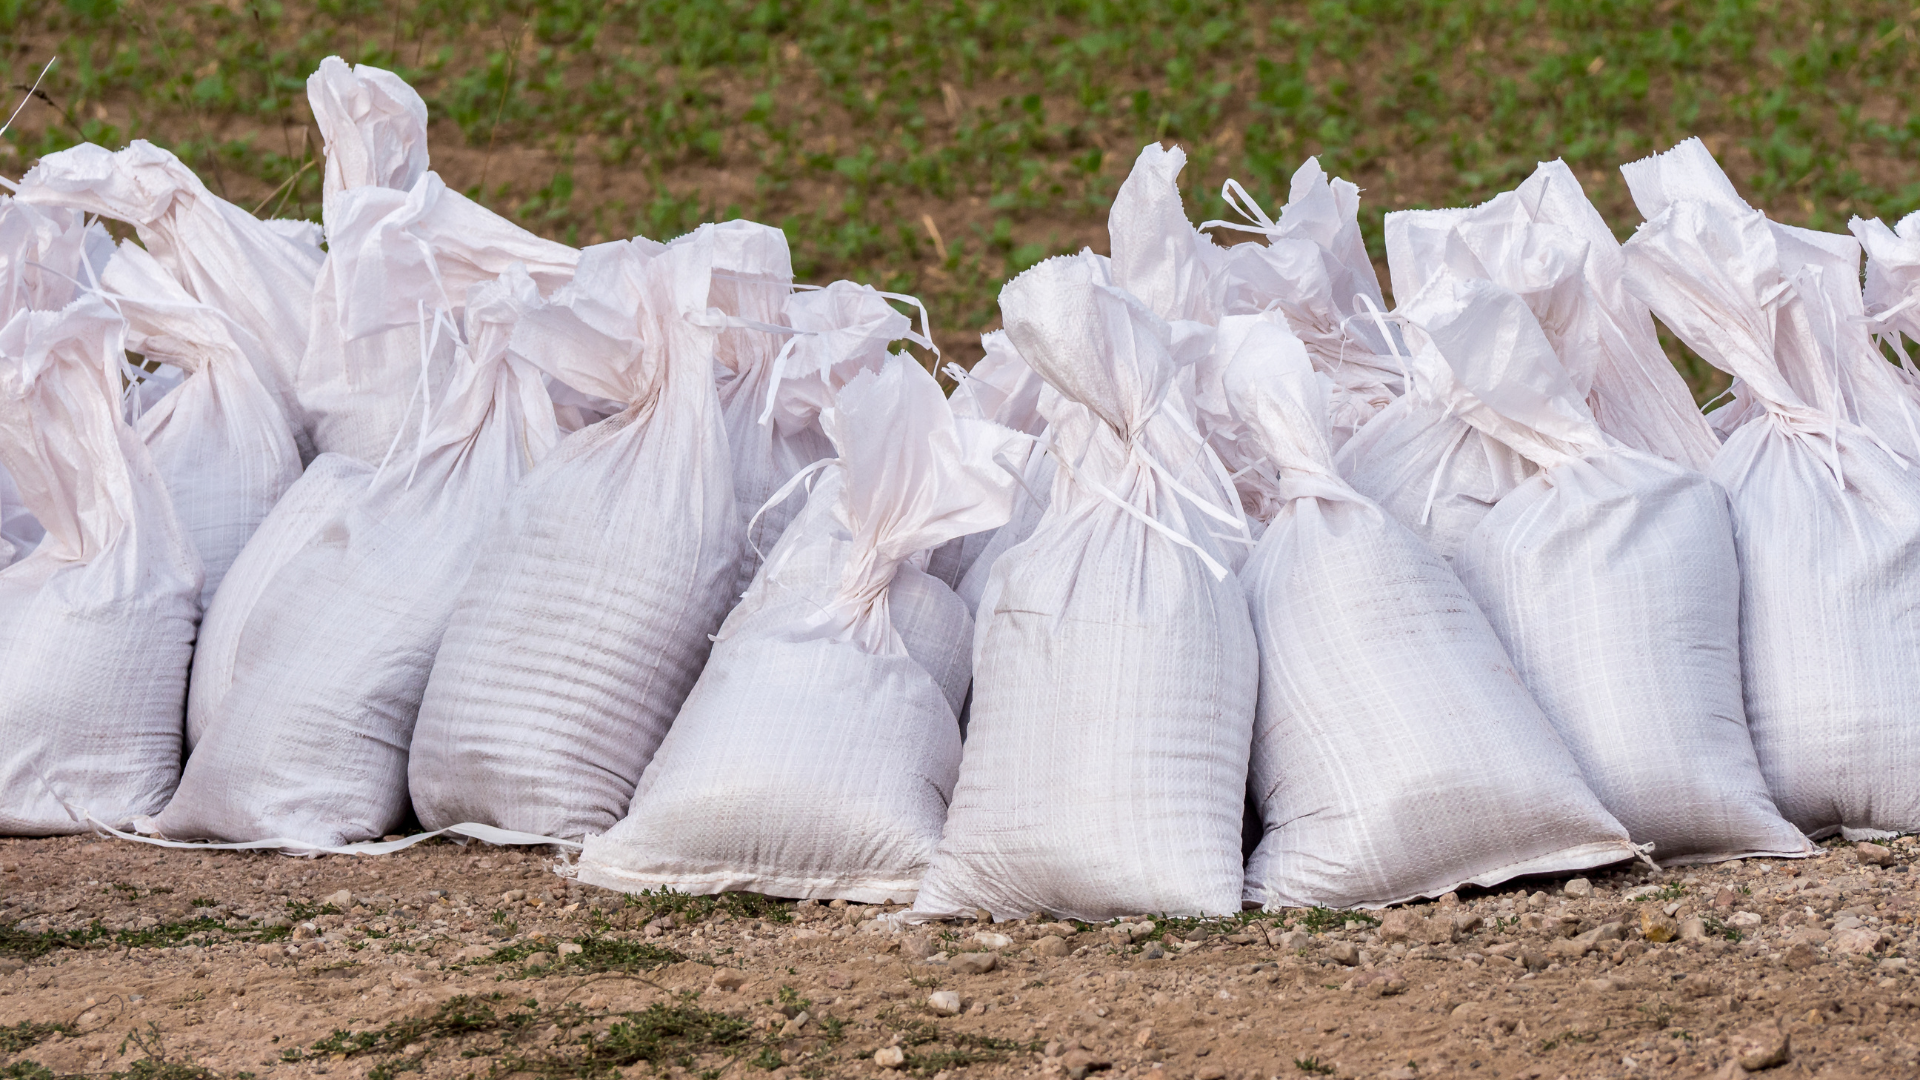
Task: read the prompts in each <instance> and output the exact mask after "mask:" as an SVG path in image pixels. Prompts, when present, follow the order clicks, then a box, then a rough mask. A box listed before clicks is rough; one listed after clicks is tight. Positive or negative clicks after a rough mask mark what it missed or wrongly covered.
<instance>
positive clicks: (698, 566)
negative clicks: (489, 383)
mask: <svg viewBox="0 0 1920 1080" xmlns="http://www.w3.org/2000/svg"><path fill="white" fill-rule="evenodd" d="M714 232H715V230H714V229H713V227H711V226H703V227H702V228H701V229H700V230H698V231H696V232H695V233H693V234H692V236H691V237H689V238H688V239H687V240H685V241H683V242H680V243H676V244H673V245H670V246H667V247H664V248H662V247H661V246H660V245H657V244H652V243H650V242H648V241H644V240H643V241H637V242H636V241H623V242H616V243H611V244H601V245H597V246H595V247H592V248H588V249H587V250H586V251H585V252H584V253H583V254H582V257H581V263H580V271H579V274H578V276H577V277H576V278H575V279H574V281H573V283H572V284H570V285H568V286H566V287H565V288H563V289H561V290H560V291H559V292H558V293H557V294H556V295H555V297H554V301H553V303H552V305H551V306H548V307H544V308H542V309H541V310H538V311H535V312H531V313H529V315H528V316H527V317H525V318H523V319H522V320H521V322H520V325H519V327H518V328H517V329H516V331H515V337H514V346H513V347H514V350H515V352H517V353H519V354H520V355H523V356H527V357H532V358H537V362H538V363H539V364H540V365H542V367H543V368H545V369H546V371H547V372H548V374H549V375H551V376H553V377H555V378H558V379H560V380H561V381H563V382H565V383H566V384H568V385H570V386H575V387H578V388H581V389H583V390H585V391H587V392H589V393H592V394H595V395H599V396H602V397H607V398H613V399H617V400H619V401H622V402H625V403H626V406H625V410H624V411H623V412H621V413H620V414H619V415H617V416H614V417H612V418H609V419H607V420H604V421H602V422H600V423H598V424H595V425H593V426H592V427H589V428H586V429H584V430H582V431H580V432H577V433H575V434H573V435H571V436H569V437H568V438H567V440H566V441H565V442H564V443H563V444H561V447H560V449H559V450H558V451H557V452H555V453H554V454H552V455H551V456H549V457H548V458H547V460H546V461H544V462H543V463H542V464H541V465H540V466H539V467H538V468H536V469H535V470H534V471H533V472H532V473H530V474H529V475H528V476H527V478H526V480H525V481H523V482H522V483H521V485H520V486H519V487H518V488H517V489H516V490H515V491H514V493H513V496H512V498H511V499H509V500H508V501H507V504H506V510H505V512H504V513H502V514H501V515H500V517H499V519H498V520H497V521H495V522H493V523H492V526H491V528H490V529H489V530H488V531H487V533H486V536H485V539H484V540H483V541H482V545H481V546H482V548H483V552H484V553H483V554H482V555H481V556H480V559H479V561H478V563H476V564H475V566H474V570H473V574H472V576H471V577H470V578H468V580H467V582H466V584H465V585H464V586H463V587H462V588H461V589H460V593H459V599H458V602H457V603H456V604H455V606H454V608H453V618H452V621H451V623H450V624H449V626H448V629H447V634H446V638H445V641H444V644H443V645H442V647H441V650H440V654H439V656H438V657H437V658H436V659H435V661H434V665H433V674H432V678H431V679H430V680H429V681H428V684H427V691H426V697H425V700H424V701H423V702H422V705H421V709H420V722H419V725H418V726H417V727H416V728H415V730H414V734H413V746H412V753H411V755H410V758H409V765H408V784H409V786H410V789H411V791H412V793H413V805H414V810H415V812H416V813H418V814H419V815H420V820H421V822H422V824H425V825H426V826H427V827H428V828H439V827H442V826H444V825H451V824H458V823H461V822H468V821H473V822H480V823H482V824H490V825H497V826H501V827H503V828H508V829H515V830H520V831H526V832H534V833H538V834H541V835H546V836H558V837H578V836H581V835H584V834H590V833H601V832H605V831H606V830H607V829H608V828H609V827H610V826H612V825H613V824H614V823H615V822H616V821H618V820H620V816H621V815H622V814H623V813H625V812H626V808H627V803H628V801H629V799H630V798H631V797H632V795H633V787H634V784H635V783H637V782H638V781H639V779H640V775H641V771H642V770H643V769H645V767H646V764H647V761H648V760H649V759H650V758H651V757H652V756H653V752H654V748H655V747H657V746H658V745H659V744H660V739H661V737H662V736H664V735H665V734H666V731H667V727H668V725H669V724H671V723H672V722H673V717H674V714H675V713H677V712H679V710H680V705H681V702H683V701H684V700H685V699H686V696H687V692H688V691H689V690H690V689H691V688H692V687H693V683H694V680H695V679H696V678H698V677H699V674H700V669H701V666H702V665H703V664H704V663H705V662H706V659H707V653H708V649H709V639H708V635H710V634H712V633H713V632H714V631H716V630H718V629H719V628H720V623H721V621H722V620H723V619H725V618H726V614H727V609H728V608H729V607H731V606H732V604H733V601H734V597H735V591H734V586H735V580H736V578H735V575H736V573H737V567H738V564H739V557H740V548H741V526H740V519H739V513H738V510H737V509H736V506H735V501H734V492H733V473H732V466H731V462H730V460H729V457H728V450H727V433H726V428H725V426H724V425H723V424H722V422H721V416H720V405H719V400H718V397H717V395H716V390H715V385H714V375H713V366H714V337H715V335H714V330H713V328H712V326H711V325H709V320H707V319H706V318H705V316H706V315H707V304H708V299H709V297H708V282H709V280H710V278H711V277H712V273H713V271H712V259H713V255H714V246H715V245H714V237H713V234H714Z"/></svg>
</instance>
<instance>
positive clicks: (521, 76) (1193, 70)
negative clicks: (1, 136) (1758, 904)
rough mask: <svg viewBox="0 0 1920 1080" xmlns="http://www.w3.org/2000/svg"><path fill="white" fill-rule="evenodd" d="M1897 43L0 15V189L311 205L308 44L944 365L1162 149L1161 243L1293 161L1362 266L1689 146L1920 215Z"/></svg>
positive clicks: (75, 1)
mask: <svg viewBox="0 0 1920 1080" xmlns="http://www.w3.org/2000/svg"><path fill="white" fill-rule="evenodd" d="M1917 22H1920V20H1916V18H1915V16H1914V14H1913V13H1912V6H1911V4H1910V3H1907V2H1892V0H1413V2H1397V3H1388V2H1384V0H1351V2H1341V0H1302V2H1287V3H1256V2H1242V0H1160V2H1147V0H1039V2H1026V3H1008V2H1004V0H860V2H856V0H814V2H807V3H803V2H800V0H611V2H603V3H585V2H582V0H546V2H538V3H533V2H526V0H389V2H379V0H315V2H314V3H311V4H289V3H284V2H283V0H236V2H233V3H230V4H229V3H178V4H160V3H157V2H155V0H125V2H119V0H59V2H56V0H0V33H4V34H5V36H6V38H7V40H9V41H10V42H11V43H13V46H14V47H13V49H12V50H11V51H10V53H9V62H10V64H11V67H10V69H9V71H8V73H7V80H6V81H7V82H8V83H21V84H25V83H30V82H31V81H32V79H33V76H34V74H35V73H36V72H37V71H38V69H39V66H40V64H41V63H42V62H43V61H44V59H45V57H47V56H48V55H52V54H55V53H57V54H58V55H59V56H60V62H59V64H58V65H57V66H56V67H55V68H54V69H53V71H52V72H50V73H49V75H48V78H47V82H46V84H45V88H46V90H47V93H48V98H49V101H47V102H36V103H34V104H32V105H31V106H30V107H29V108H28V109H27V110H26V111H25V112H24V113H23V114H22V117H21V120H20V122H19V123H18V124H17V125H16V126H15V128H14V129H13V130H12V131H10V132H8V134H7V135H6V138H5V143H6V145H5V146H4V147H0V172H6V173H8V174H11V175H17V174H18V173H19V172H21V171H23V170H24V169H25V168H26V167H27V165H29V164H30V163H31V162H32V161H33V159H34V158H35V157H36V156H38V155H39V154H42V153H46V152H48V151H51V150H56V149H59V148H61V147H64V146H67V145H70V144H72V143H74V142H76V141H79V140H81V139H91V140H94V141H97V142H101V143H103V144H106V145H109V146H113V145H118V144H120V143H122V142H124V141H125V140H127V139H129V138H133V137H143V138H149V139H152V140H154V141H156V142H159V143H161V144H163V145H166V146H169V147H171V148H173V149H174V150H175V151H176V152H178V153H180V154H181V156H182V157H183V158H185V159H186V160H187V161H188V162H189V163H190V164H192V165H193V166H194V167H195V168H196V169H198V170H199V171H200V172H201V173H202V175H203V176H205V177H206V178H207V181H208V183H209V184H210V185H212V186H213V187H214V189H215V190H216V191H219V192H223V193H224V194H225V195H226V196H227V197H229V198H231V199H233V200H234V201H236V202H238V203H240V204H242V205H244V206H247V207H248V208H250V209H251V208H254V207H256V206H258V207H259V208H260V212H262V213H278V214H281V215H290V216H305V217H314V216H317V214H318V210H319V205H318V200H319V189H320V183H319V170H318V169H317V168H315V167H314V158H315V154H316V152H317V146H318V141H317V136H316V135H315V133H314V132H313V129H312V127H311V120H310V118H309V117H308V116H307V112H306V106H305V102H304V98H303V86H304V80H305V77H306V75H307V73H308V72H309V71H311V70H312V68H313V67H314V65H315V63H316V62H317V61H319V60H320V58H322V57H323V56H326V55H328V54H329V53H339V54H341V55H343V56H345V57H346V58H347V59H349V60H352V61H361V62H367V63H372V64H377V65H381V66H384V67H389V68H392V69H395V70H397V71H398V72H400V73H401V74H402V75H403V76H404V77H406V78H407V79H408V80H410V81H412V82H413V83H414V84H415V85H416V86H417V87H418V88H419V89H420V91H421V93H422V94H423V96H424V97H425V98H426V100H427V102H428V105H429V107H430V109H431V111H432V114H433V116H434V117H435V124H434V127H433V134H432V139H433V141H432V149H433V159H434V164H435V167H436V168H438V169H439V170H440V171H441V172H442V174H443V175H444V176H445V177H446V178H447V180H448V182H449V183H450V184H452V185H453V186H455V187H457V188H460V189H463V190H466V191H469V192H471V193H474V194H475V195H477V196H478V197H480V198H481V199H483V200H484V201H485V202H487V203H488V204H490V205H492V206H495V207H496V208H499V209H501V210H502V211H503V212H506V213H508V214H510V215H511V216H513V217H515V218H516V219H518V220H519V221H521V222H523V223H524V224H526V225H527V226H528V227H529V228H532V229H534V230H535V231H538V232H540V233H542V234H545V235H548V236H552V237H554V238H557V239H560V240H563V241H566V242H569V243H575V244H580V243H587V242H592V241H597V240H605V239H613V238H619V237H623V236H626V235H630V234H633V233H636V232H638V233H644V234H646V235H649V236H654V237H658V238H665V237H668V236H671V235H674V234H677V233H679V232H682V231H685V230H686V229H688V228H690V227H691V226H693V225H694V224H696V223H697V222H699V221H701V220H704V219H707V218H715V217H721V216H729V215H736V214H737V215H745V216H750V217H755V218H758V219H760V220H764V221H769V222H773V223H777V224H780V225H781V226H783V227H784V228H785V229H786V230H787V232H788V235H789V237H790V239H791V240H792V243H793V247H794V254H795V262H796V269H797V270H798V272H799V274H800V275H801V276H802V277H803V278H806V279H809V280H814V281H821V280H825V279H830V278H832V277H842V276H844V277H854V278H857V279H860V280H864V281H870V282H872V283H874V284H876V285H880V286H882V287H885V288H888V289H895V290H904V291H909V292H915V293H918V294H919V295H921V296H922V297H923V298H925V299H926V300H927V301H928V303H929V305H930V307H931V308H932V311H933V314H934V318H935V326H936V333H937V336H938V338H939V340H940V341H941V344H942V346H943V347H944V348H946V349H948V350H949V351H951V352H953V353H954V354H956V355H958V356H960V357H961V358H962V359H965V358H967V357H970V356H972V355H977V345H975V344H973V341H972V338H973V335H974V334H976V333H978V332H979V331H980V330H983V329H987V328H989V327H991V326H992V325H994V324H995V323H996V321H997V315H996V310H995V305H994V297H995V294H996V291H997V288H998V285H999V283H1000V282H1002V281H1003V280H1005V279H1006V278H1007V277H1008V276H1009V275H1011V274H1013V273H1015V272H1017V271H1019V270H1020V269H1022V268H1024V267H1025V266H1028V265H1031V264H1032V263H1033V262H1034V261H1036V260H1038V259H1040V258H1042V257H1044V256H1046V255H1048V254H1051V253H1054V252H1059V251H1067V250H1072V249H1074V248H1077V247H1078V246H1080V245H1083V244H1090V245H1092V246H1094V247H1095V248H1096V249H1101V250H1104V249H1105V246H1106V242H1105V231H1104V224H1105V211H1106V206H1107V203H1108V201H1109V199H1110V198H1111V196H1112V193H1113V191H1114V190H1115V188H1116V186H1117V184H1118V183H1119V181H1120V180H1121V179H1122V178H1123V177H1124V175H1125V173H1126V170H1127V168H1128V167H1129V165H1130V164H1131V162H1132V160H1133V157H1134V155H1135V153H1136V152H1137V151H1138V149H1139V147H1140V145H1141V144H1142V143H1144V142H1146V141H1148V140H1152V139H1170V140H1177V141H1179V142H1180V143H1181V144H1182V145H1184V146H1185V147H1186V148H1187V150H1188V152H1189V154H1190V155H1191V160H1192V163H1191V165H1190V166H1189V168H1188V170H1187V173H1186V175H1185V177H1184V178H1183V182H1184V184H1185V186H1186V191H1187V195H1188V198H1189V204H1190V211H1191V214H1192V216H1193V217H1194V219H1195V220H1200V219H1202V218H1206V217H1215V216H1222V212H1223V210H1224V207H1223V206H1222V204H1221V202H1220V200H1219V198H1218V194H1217V193H1218V190H1219V185H1220V183H1221V181H1222V180H1224V179H1225V178H1227V177H1228V176H1235V177H1238V178H1239V179H1241V180H1242V181H1243V182H1245V183H1246V184H1247V185H1248V187H1249V188H1250V189H1251V190H1252V191H1253V193H1254V194H1255V195H1256V197H1258V198H1259V199H1260V200H1261V201H1262V202H1263V203H1264V204H1266V205H1268V206H1269V208H1271V207H1272V205H1273V204H1275V203H1278V202H1280V201H1283V198H1284V192H1285V189H1286V179H1287V177H1288V176H1289V174H1290V173H1291V172H1292V170H1293V169H1294V168H1295V167H1296V166H1298V165H1299V163H1300V162H1301V160H1302V159H1303V158H1304V157H1306V156H1307V155H1309V154H1320V155H1321V156H1322V160H1323V162H1324V163H1325V164H1326V165H1327V167H1328V168H1329V169H1331V170H1332V171H1334V172H1336V173H1339V174H1342V175H1345V176H1347V177H1348V178H1350V179H1353V180H1354V181H1356V182H1357V183H1359V184H1360V185H1361V186H1362V187H1363V188H1365V189H1366V195H1365V199H1364V201H1363V206H1362V214H1363V217H1362V226H1363V229H1364V230H1365V232H1366V234H1367V237H1368V240H1369V242H1370V244H1372V245H1373V250H1374V253H1375V255H1376V258H1377V257H1379V255H1380V254H1381V246H1380V245H1381V230H1380V218H1381V214H1382V213H1383V212H1384V211H1386V210H1389V209H1395V208H1401V207H1417V206H1441V205H1462V204H1467V203H1472V202H1476V201H1479V200H1482V199H1485V198H1488V197H1490V196H1491V195H1493V194H1496V193H1498V192H1499V191H1502V190H1505V189H1507V188H1510V187H1512V186H1513V185H1515V184H1516V183H1518V182H1519V181H1520V180H1521V179H1522V178H1523V177H1524V176H1525V175H1526V174H1527V172H1528V171H1529V170H1531V169H1532V167H1533V164H1534V162H1535V161H1537V160H1542V159H1548V158H1553V157H1564V158H1565V159H1566V160H1567V161H1568V163H1569V164H1570V165H1571V166H1572V167H1573V169H1574V171H1575V172H1576V174H1577V175H1579V176H1580V177H1581V179H1582V181H1583V182H1585V183H1586V184H1587V185H1588V189H1589V192H1590V194H1591V195H1592V196H1593V198H1594V200H1595V202H1596V204H1597V205H1598V206H1599V207H1600V209H1601V211H1602V213H1603V214H1605V215H1606V216H1607V217H1608V219H1609V220H1610V221H1611V222H1612V223H1613V224H1614V226H1615V228H1616V230H1618V231H1619V232H1620V233H1621V234H1622V235H1624V234H1626V233H1627V232H1630V231H1631V229H1632V227H1633V226H1634V224H1635V223H1636V222H1637V220H1638V216H1637V215H1636V214H1635V213H1634V211H1633V208H1632V205H1631V202H1630V200H1628V198H1627V196H1626V191H1625V188H1624V185H1623V184H1622V183H1621V181H1620V179H1619V176H1618V174H1617V172H1616V171H1615V169H1616V167H1617V166H1618V165H1619V164H1620V163H1621V162H1623V161H1627V160H1630V159H1633V158H1636V157H1640V156H1643V155H1645V154H1647V153H1649V152H1651V151H1654V150H1657V149H1661V148H1664V147H1666V146H1668V145H1670V144H1672V143H1673V142H1675V141H1677V140H1679V139H1680V138H1682V137H1684V136H1687V135H1694V134H1697V135H1700V136H1702V137H1703V138H1705V139H1706V141H1707V143H1708V145H1709V146H1710V147H1711V148H1712V149H1713V150H1714V152H1715V153H1716V154H1718V155H1719V156H1720V157H1721V158H1722V160H1723V162H1724V163H1725V164H1726V165H1727V167H1728V170H1729V172H1730V174H1731V175H1732V177H1733V179H1734V181H1735V182H1736V184H1738V185H1740V187H1741V189H1742V191H1743V192H1744V193H1746V194H1747V195H1748V196H1749V197H1750V198H1751V199H1752V200H1753V201H1754V202H1755V203H1756V204H1757V205H1760V206H1762V207H1763V208H1765V209H1766V210H1768V211H1769V212H1770V213H1772V214H1773V215H1774V216H1776V217H1777V218H1779V219H1781V220H1784V221H1788V222H1791V223H1794V224H1800V225H1808V226H1812V227H1814V228H1821V229H1838V228H1841V227H1843V226H1844V223H1845V222H1846V220H1847V218H1848V217H1849V216H1850V215H1852V214H1861V215H1863V216H1869V217H1871V216H1876V215H1877V216H1880V217H1883V218H1886V219H1888V220H1892V219H1893V218H1895V217H1897V216H1899V215H1901V214H1903V213H1905V212H1907V211H1909V210H1912V209H1914V208H1915V207H1916V206H1920V182H1916V174H1915V173H1914V172H1913V170H1912V168H1911V165H1912V162H1913V161H1914V160H1916V157H1920V108H1916V105H1920V101H1916V85H1917V84H1920V63H1917V62H1916V59H1917V57H1916V50H1917V46H1916V40H1920V39H1917V37H1916V35H1917V34H1920V25H1917ZM929 221H931V222H932V224H933V228H931V229H930V228H929V227H928V224H927V223H928V222H929ZM936 231H937V233H938V236H939V239H937V240H936V238H935V233H936ZM1683 370H1686V371H1688V373H1689V374H1690V376H1692V378H1693V380H1694V382H1695V388H1696V390H1697V391H1699V392H1701V393H1702V394H1705V393H1708V392H1710V391H1711V390H1712V389H1713V384H1714V380H1712V379H1710V378H1709V377H1707V376H1706V375H1705V373H1704V369H1701V368H1700V367H1699V365H1698V364H1697V362H1696V361H1692V360H1690V359H1686V358H1683Z"/></svg>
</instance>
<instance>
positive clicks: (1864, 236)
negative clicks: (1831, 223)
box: [1847, 211, 1920, 374]
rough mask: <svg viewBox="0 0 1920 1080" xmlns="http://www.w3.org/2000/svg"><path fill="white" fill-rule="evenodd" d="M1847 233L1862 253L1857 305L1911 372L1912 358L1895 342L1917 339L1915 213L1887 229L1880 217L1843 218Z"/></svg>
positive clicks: (1919, 251) (1919, 224) (1919, 240)
mask: <svg viewBox="0 0 1920 1080" xmlns="http://www.w3.org/2000/svg"><path fill="white" fill-rule="evenodd" d="M1847 231H1849V232H1851V233H1853V235H1854V237H1855V239H1857V240H1859V241H1860V246H1861V247H1862V248H1863V249H1865V251H1866V254H1867V280H1866V287H1865V290H1864V295H1863V296H1862V303H1863V304H1864V306H1865V308H1866V311H1867V314H1868V315H1869V316H1871V317H1872V319H1873V321H1874V323H1875V324H1876V327H1877V328H1878V330H1879V333H1880V334H1881V336H1882V337H1883V338H1885V339H1886V340H1887V341H1888V342H1889V343H1890V344H1892V345H1893V346H1894V347H1895V348H1896V349H1897V350H1898V351H1899V355H1900V357H1901V360H1902V362H1903V366H1905V368H1906V369H1907V371H1908V373H1909V374H1911V373H1912V372H1913V370H1914V368H1913V357H1912V356H1911V355H1910V354H1909V353H1908V352H1907V348H1906V346H1904V345H1901V344H1899V343H1898V338H1899V337H1900V336H1902V335H1904V336H1905V337H1906V339H1907V340H1908V341H1916V342H1920V211H1915V212H1914V213H1911V214H1908V215H1907V216H1906V217H1903V218H1901V219H1900V220H1899V222H1898V223H1896V224H1895V225H1894V226H1893V228H1891V229H1889V228H1887V226H1886V223H1884V222H1882V221H1881V220H1880V219H1879V218H1872V219H1870V220H1862V219H1860V218H1857V217H1856V218H1854V219H1853V220H1851V221H1849V222H1847Z"/></svg>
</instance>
